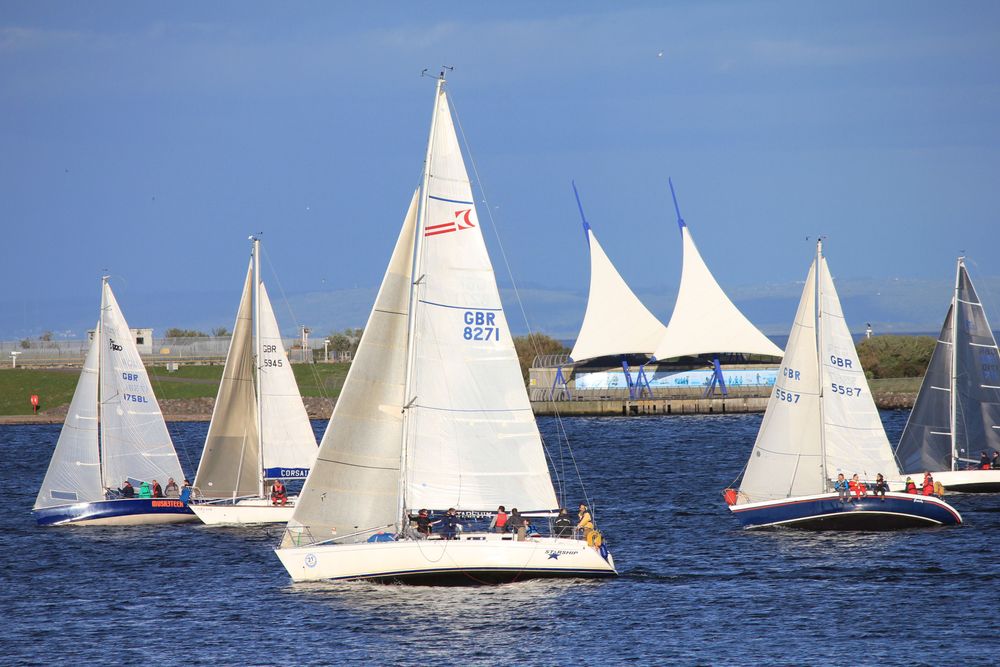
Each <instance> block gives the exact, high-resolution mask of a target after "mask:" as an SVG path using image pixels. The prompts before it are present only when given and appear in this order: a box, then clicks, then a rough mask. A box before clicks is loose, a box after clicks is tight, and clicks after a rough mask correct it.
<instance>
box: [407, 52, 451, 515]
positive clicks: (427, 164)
mask: <svg viewBox="0 0 1000 667" xmlns="http://www.w3.org/2000/svg"><path fill="white" fill-rule="evenodd" d="M443 90H444V71H442V72H441V74H440V75H439V76H438V80H437V86H436V87H435V90H434V111H433V113H432V114H431V130H430V134H429V136H428V138H427V153H426V155H425V156H424V173H423V177H422V179H421V182H420V203H419V205H418V207H417V224H416V226H415V227H414V230H413V262H412V264H411V270H410V307H409V309H408V311H407V315H406V317H407V333H406V375H405V379H404V384H403V445H402V447H401V449H400V455H399V512H398V514H397V517H398V519H399V521H400V522H401V526H405V525H406V521H405V519H404V513H405V512H406V498H405V497H404V495H405V492H406V465H407V461H406V455H407V451H406V450H407V445H408V443H409V439H410V421H411V420H410V406H411V405H412V403H413V402H414V401H415V400H416V398H417V397H416V396H410V393H411V392H412V390H413V361H414V359H415V357H416V350H415V349H414V348H415V345H414V342H415V332H416V326H417V318H416V310H417V302H418V300H419V299H418V294H417V289H418V287H419V286H420V283H421V282H422V281H423V279H424V276H423V275H422V274H421V273H420V269H421V266H422V262H421V254H422V251H423V238H424V233H423V229H424V225H425V224H426V221H425V219H424V218H425V216H426V215H427V186H428V184H429V183H430V178H431V153H432V150H433V146H434V134H435V132H436V131H437V116H438V104H439V101H440V99H441V95H442V93H443Z"/></svg>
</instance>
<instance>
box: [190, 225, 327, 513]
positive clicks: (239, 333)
mask: <svg viewBox="0 0 1000 667" xmlns="http://www.w3.org/2000/svg"><path fill="white" fill-rule="evenodd" d="M250 239H251V240H252V241H253V246H252V247H253V249H252V251H251V257H250V266H249V267H247V275H246V279H245V280H244V281H243V295H242V296H241V297H240V307H239V311H238V312H237V313H236V324H235V325H234V326H233V337H232V340H231V342H230V344H229V353H228V355H226V366H225V369H224V370H223V373H222V382H221V384H220V385H219V393H218V396H217V397H216V400H215V409H214V410H213V412H212V421H211V423H210V424H209V427H208V435H207V436H206V438H205V448H204V450H203V452H202V455H201V462H200V463H199V464H198V473H197V475H196V476H195V480H194V487H195V493H196V498H197V500H196V501H195V502H193V503H191V509H192V510H193V511H194V513H195V514H197V515H198V518H199V519H201V520H202V521H203V522H205V523H207V524H210V525H244V524H260V523H285V522H287V521H288V520H289V519H290V518H291V516H292V512H293V510H294V509H295V501H296V498H295V497H294V496H291V497H287V499H286V501H285V502H284V503H281V502H280V501H278V502H273V501H272V500H271V497H270V493H269V491H270V488H271V485H272V484H273V483H274V481H275V480H283V482H282V483H284V480H294V479H305V478H306V477H307V476H308V475H309V469H310V468H311V467H312V464H313V461H314V460H315V459H316V452H317V448H316V437H315V436H314V435H313V431H312V426H311V425H310V423H309V416H308V415H307V414H306V409H305V406H304V405H303V404H302V396H301V395H300V394H299V388H298V385H297V384H296V383H295V376H294V375H293V374H292V367H291V364H289V363H288V356H287V355H286V354H285V348H284V345H283V344H282V342H281V333H280V331H279V330H278V322H277V320H276V319H275V316H274V309H273V308H272V307H271V300H270V299H269V298H268V296H267V288H266V287H264V281H263V280H261V278H260V239H258V238H256V237H253V236H251V237H250Z"/></svg>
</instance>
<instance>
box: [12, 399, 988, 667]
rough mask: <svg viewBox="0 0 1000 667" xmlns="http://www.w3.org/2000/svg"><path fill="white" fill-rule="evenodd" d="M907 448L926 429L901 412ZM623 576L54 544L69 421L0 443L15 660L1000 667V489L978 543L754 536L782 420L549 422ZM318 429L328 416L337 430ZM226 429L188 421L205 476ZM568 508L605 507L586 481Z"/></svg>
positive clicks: (162, 536) (981, 521)
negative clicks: (395, 574) (212, 448)
mask: <svg viewBox="0 0 1000 667" xmlns="http://www.w3.org/2000/svg"><path fill="white" fill-rule="evenodd" d="M883 419H884V421H885V422H886V427H887V431H888V432H889V437H890V440H892V441H895V440H896V439H898V436H899V433H900V431H901V430H902V427H903V424H904V423H905V420H906V413H902V412H886V413H883ZM539 424H540V427H541V429H542V432H543V434H544V435H545V436H546V439H547V441H548V442H549V445H550V450H551V452H550V453H551V456H552V459H553V461H554V465H555V467H556V468H557V469H558V470H559V471H560V472H561V473H565V476H566V478H567V479H569V478H571V477H575V472H572V471H573V468H574V463H573V460H572V459H571V458H569V457H568V455H567V454H566V453H565V452H563V453H561V454H560V451H561V448H559V447H558V445H557V443H558V437H557V436H558V433H559V432H560V431H561V430H565V431H566V432H567V433H568V435H569V438H570V442H571V443H572V446H573V451H574V454H575V460H576V465H577V466H578V467H579V470H580V473H581V474H582V477H583V479H584V480H585V482H586V492H587V494H588V496H589V498H590V499H591V501H592V502H593V503H594V505H595V507H596V518H597V520H598V523H599V525H600V527H601V528H602V529H603V530H604V531H605V533H606V535H607V536H608V538H609V542H610V546H611V550H612V553H613V554H614V556H615V560H616V563H617V565H618V568H619V571H620V572H621V577H620V578H618V579H615V580H606V581H529V582H524V583H518V584H510V585H506V586H499V587H472V588H433V587H405V586H385V585H377V584H369V583H346V584H345V583H341V584H295V585H293V584H292V583H291V581H290V580H289V578H288V576H287V574H286V573H285V571H284V570H283V569H282V567H281V564H280V563H279V562H278V560H277V558H276V557H275V556H274V554H273V553H272V547H273V545H274V544H275V542H276V541H277V539H278V537H279V533H280V528H277V527H271V528H259V529H256V528H255V529H219V528H211V529H210V528H206V527H204V526H201V525H197V524H189V525H181V526H174V527H148V528H147V527H136V528H93V527H90V528H88V527H77V528H37V527H35V523H34V520H33V519H32V516H31V512H30V510H31V506H32V504H33V502H34V496H35V493H36V491H37V487H38V485H39V484H40V483H41V480H42V477H43V476H44V473H45V469H46V467H47V465H48V460H49V456H50V455H51V452H52V448H53V447H54V446H55V442H56V438H57V437H58V434H59V428H60V427H59V426H2V427H0V456H2V460H3V462H4V464H3V470H4V479H3V488H2V492H3V494H4V497H5V503H4V507H5V509H6V511H5V512H4V513H3V514H2V515H0V521H2V522H3V536H4V538H5V539H4V540H3V542H2V546H3V548H2V549H0V573H2V577H0V580H2V582H3V586H2V593H0V595H2V599H3V608H4V611H5V613H4V616H3V621H2V623H0V647H2V651H3V654H4V655H3V656H2V658H0V659H2V660H3V662H4V663H5V664H11V663H24V662H32V663H37V662H45V663H49V664H66V663H70V662H72V663H73V664H87V663H90V664H109V663H120V664H137V663H139V662H143V663H153V664H178V663H184V664H209V663H212V664H277V663H281V664H285V665H295V664H341V663H378V664H414V665H418V664H419V665H425V664H446V665H450V664H460V665H466V664H494V665H501V664H545V665H563V664H581V663H585V664H589V665H600V664H736V665H745V664H861V665H868V664H871V665H875V664H879V665H886V664H888V665H901V664H906V665H913V664H928V665H931V664H935V665H936V664H949V665H980V664H982V665H991V664H992V665H995V664H998V663H1000V621H998V611H1000V561H998V557H1000V550H998V549H997V546H996V545H997V540H998V539H1000V495H969V496H963V495H952V496H949V497H948V499H949V500H950V501H951V502H952V503H953V504H954V505H955V507H956V508H957V509H958V510H959V511H960V512H961V513H962V515H963V517H964V519H965V525H963V526H962V527H959V528H943V529H925V530H911V531H903V532H896V533H857V534H852V533H841V534H836V533H831V534H809V533H799V532H794V531H789V530H778V531H771V532H754V533H751V532H744V531H743V530H741V529H740V528H738V527H737V522H736V520H735V519H733V518H732V517H731V516H729V511H728V510H727V509H726V507H725V505H724V503H723V501H722V496H721V490H722V489H723V488H725V487H726V486H727V485H728V484H729V483H730V482H731V481H732V480H733V479H734V478H735V477H737V475H738V474H739V473H740V471H741V469H742V467H743V465H744V463H745V462H746V459H747V457H748V455H749V452H750V449H751V448H752V446H753V441H754V437H755V435H756V432H757V428H758V426H759V424H760V415H718V416H712V415H705V416H688V417H644V418H631V419H628V418H571V419H564V420H562V422H561V425H560V423H559V422H557V421H556V420H554V419H541V420H540V421H539ZM315 427H316V430H317V432H318V433H321V432H322V429H323V428H325V422H317V423H315ZM206 429H207V424H203V423H194V424H186V423H177V424H171V425H170V431H171V433H172V434H173V437H174V442H175V444H176V445H177V447H178V450H179V452H180V455H181V462H182V464H183V466H184V468H185V470H186V471H188V473H189V474H192V475H193V472H194V469H195V467H196V466H197V460H198V457H199V455H200V451H201V445H202V442H203V438H204V436H205V431H206ZM565 491H566V493H567V498H566V499H567V501H568V502H570V503H575V502H577V501H578V500H579V499H580V497H582V496H583V491H582V490H581V489H580V488H579V486H578V485H576V484H572V483H568V484H567V485H566V487H565Z"/></svg>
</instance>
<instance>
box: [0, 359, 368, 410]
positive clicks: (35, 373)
mask: <svg viewBox="0 0 1000 667" xmlns="http://www.w3.org/2000/svg"><path fill="white" fill-rule="evenodd" d="M348 368H350V364H293V365H292V371H293V372H294V373H295V380H296V381H297V382H298V384H299V391H301V392H302V395H303V396H317V397H323V398H336V397H337V396H338V395H339V394H340V388H341V387H342V386H343V385H344V378H345V377H346V376H347V369H348ZM147 370H148V371H149V376H150V380H151V381H152V383H153V392H154V393H155V394H156V397H157V399H159V400H168V399H185V398H215V395H216V393H217V392H218V390H219V381H220V380H221V379H222V366H181V367H180V368H179V369H178V370H176V371H174V372H168V371H167V369H166V368H164V367H162V366H152V367H150V368H149V369H147ZM79 377H80V369H78V368H56V369H47V368H46V369H41V368H39V369H34V368H26V369H22V368H17V369H9V368H8V369H2V370H0V415H30V414H31V403H30V400H29V399H30V397H31V395H32V394H38V396H39V397H40V399H41V409H42V410H43V411H44V410H47V409H51V408H55V407H58V406H60V405H64V404H66V403H69V402H70V399H72V398H73V391H74V390H75V389H76V382H77V380H78V379H79Z"/></svg>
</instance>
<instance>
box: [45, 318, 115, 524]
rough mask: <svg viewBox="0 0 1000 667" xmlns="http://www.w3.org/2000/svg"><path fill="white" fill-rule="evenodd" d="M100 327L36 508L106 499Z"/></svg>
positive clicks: (74, 394)
mask: <svg viewBox="0 0 1000 667" xmlns="http://www.w3.org/2000/svg"><path fill="white" fill-rule="evenodd" d="M99 329H100V325H98V329H97V330H95V332H94V340H92V341H91V342H90V349H89V350H88V351H87V358H86V360H85V361H84V362H83V372H82V373H80V379H79V380H78V381H77V383H76V391H75V392H74V393H73V400H72V401H70V404H69V412H67V413H66V421H65V422H63V427H62V431H60V432H59V441H58V442H56V448H55V451H54V452H53V453H52V459H51V460H50V461H49V469H48V471H47V472H46V473H45V479H44V480H43V481H42V488H41V489H39V491H38V497H37V498H36V499H35V509H39V508H42V507H54V506H56V505H65V504H67V503H76V502H91V501H96V500H103V499H104V488H103V487H104V485H103V484H102V483H101V460H100V450H99V449H98V444H97V431H98V424H97V377H98V370H97V368H98V363H97V358H98V346H99V345H100V340H101V336H100V333H99Z"/></svg>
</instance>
